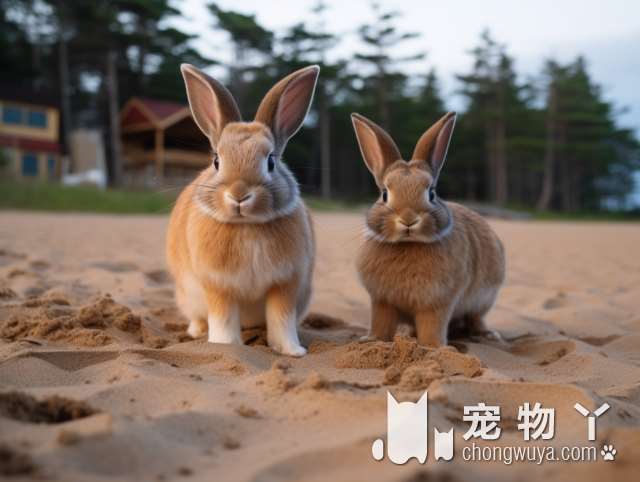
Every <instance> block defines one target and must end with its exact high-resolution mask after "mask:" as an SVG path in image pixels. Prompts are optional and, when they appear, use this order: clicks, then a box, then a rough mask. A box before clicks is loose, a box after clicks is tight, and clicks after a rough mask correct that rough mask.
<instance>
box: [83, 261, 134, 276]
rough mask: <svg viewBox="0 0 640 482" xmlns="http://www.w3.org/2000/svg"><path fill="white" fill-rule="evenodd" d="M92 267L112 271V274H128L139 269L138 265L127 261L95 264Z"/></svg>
mask: <svg viewBox="0 0 640 482" xmlns="http://www.w3.org/2000/svg"><path fill="white" fill-rule="evenodd" d="M91 266H93V267H94V268H99V269H103V270H105V271H110V272H112V273H126V272H128V271H136V270H137V269H138V265H136V264H134V263H128V262H126V261H100V262H98V263H93V264H92V265H91Z"/></svg>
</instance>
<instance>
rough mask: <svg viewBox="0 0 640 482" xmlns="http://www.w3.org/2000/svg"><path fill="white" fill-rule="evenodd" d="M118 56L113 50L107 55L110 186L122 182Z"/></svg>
mask: <svg viewBox="0 0 640 482" xmlns="http://www.w3.org/2000/svg"><path fill="white" fill-rule="evenodd" d="M117 58H118V54H117V52H115V51H114V50H110V51H109V52H108V53H107V75H106V83H107V95H108V101H109V132H110V134H111V135H110V139H109V143H110V146H111V149H110V150H111V172H110V175H111V179H110V184H111V185H112V186H119V185H120V184H121V182H122V154H121V146H120V112H119V105H118V66H117Z"/></svg>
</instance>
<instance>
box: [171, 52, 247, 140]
mask: <svg viewBox="0 0 640 482" xmlns="http://www.w3.org/2000/svg"><path fill="white" fill-rule="evenodd" d="M180 71H181V72H182V77H184V83H185V86H186V88H187V97H188V99H189V107H190V108H191V114H192V115H193V120H195V122H196V124H197V125H198V127H199V128H200V130H201V131H202V132H203V133H204V135H205V136H207V137H208V138H209V141H210V142H211V145H212V146H213V148H214V149H215V148H216V146H217V144H218V140H219V139H220V134H221V133H222V129H224V127H225V126H226V125H227V124H228V123H229V122H238V121H240V120H241V116H240V110H239V109H238V106H237V104H236V101H235V100H234V99H233V96H232V95H231V92H229V91H228V90H227V89H226V87H225V86H224V85H222V84H221V83H220V82H218V81H217V80H216V79H214V78H212V77H209V76H208V75H207V74H205V73H204V72H202V71H200V70H199V69H197V68H195V67H194V66H193V65H189V64H182V65H181V66H180Z"/></svg>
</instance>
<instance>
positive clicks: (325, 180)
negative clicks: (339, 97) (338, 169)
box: [319, 89, 331, 199]
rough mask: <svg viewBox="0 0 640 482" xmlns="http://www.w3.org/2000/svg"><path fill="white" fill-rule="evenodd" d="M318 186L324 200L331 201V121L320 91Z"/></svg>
mask: <svg viewBox="0 0 640 482" xmlns="http://www.w3.org/2000/svg"><path fill="white" fill-rule="evenodd" d="M320 94H321V95H320V106H319V112H320V167H321V171H320V173H321V175H320V184H321V193H322V197H323V198H324V199H331V121H330V117H329V116H330V114H329V109H328V105H327V103H328V99H327V95H326V91H325V90H324V89H322V90H321V91H320Z"/></svg>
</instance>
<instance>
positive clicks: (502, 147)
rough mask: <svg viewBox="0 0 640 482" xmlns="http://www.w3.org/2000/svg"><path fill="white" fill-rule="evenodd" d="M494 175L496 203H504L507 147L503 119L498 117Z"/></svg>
mask: <svg viewBox="0 0 640 482" xmlns="http://www.w3.org/2000/svg"><path fill="white" fill-rule="evenodd" d="M495 151H496V152H495V154H496V159H495V170H496V172H495V176H496V198H495V201H496V203H497V204H498V205H501V206H502V205H504V204H506V202H507V199H508V185H507V183H508V177H507V147H506V133H505V125H504V121H503V119H502V118H501V119H499V120H498V123H497V125H496V141H495Z"/></svg>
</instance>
